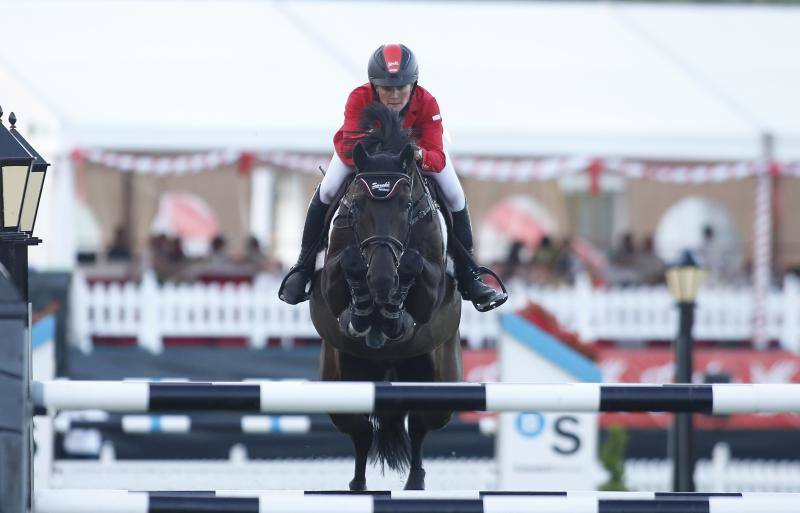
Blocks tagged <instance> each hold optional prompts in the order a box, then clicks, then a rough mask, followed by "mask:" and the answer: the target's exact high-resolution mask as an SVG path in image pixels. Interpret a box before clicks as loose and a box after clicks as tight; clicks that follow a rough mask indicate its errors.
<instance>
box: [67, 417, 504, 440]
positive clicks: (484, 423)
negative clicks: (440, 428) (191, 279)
mask: <svg viewBox="0 0 800 513" xmlns="http://www.w3.org/2000/svg"><path fill="white" fill-rule="evenodd" d="M53 426H54V427H55V429H56V431H57V432H58V433H67V432H69V431H70V430H73V429H97V430H101V431H109V432H119V433H125V434H130V435H147V434H186V433H217V432H234V433H242V434H251V435H268V434H281V435H304V434H308V433H319V432H328V431H334V430H335V428H334V427H333V424H331V421H330V419H329V418H328V417H327V416H325V417H322V416H319V417H312V416H309V415H235V414H225V413H219V412H217V413H214V414H207V415H118V414H116V415H115V414H105V415H102V416H100V418H84V417H81V416H79V415H71V414H67V413H62V414H59V415H57V416H56V417H55V420H54V422H53ZM445 429H446V431H447V432H450V433H452V432H459V433H462V432H469V433H476V434H477V433H481V434H483V435H493V434H495V433H496V432H497V419H495V418H488V417H487V418H484V419H480V421H479V422H477V423H466V422H454V423H450V424H448V426H447V427H446V428H445Z"/></svg>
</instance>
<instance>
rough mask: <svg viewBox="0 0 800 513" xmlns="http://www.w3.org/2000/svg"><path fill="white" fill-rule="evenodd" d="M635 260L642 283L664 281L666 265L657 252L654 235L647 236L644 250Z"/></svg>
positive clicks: (654, 283) (651, 283)
mask: <svg viewBox="0 0 800 513" xmlns="http://www.w3.org/2000/svg"><path fill="white" fill-rule="evenodd" d="M635 262H636V269H637V271H638V274H639V276H640V278H641V280H642V283H644V284H646V285H657V284H659V283H663V282H664V271H665V270H666V266H665V265H664V261H663V260H661V259H660V258H659V257H658V255H656V253H655V248H654V245H653V237H652V236H649V235H648V236H647V237H645V239H644V244H643V246H642V251H641V252H640V253H639V254H638V255H636V259H635Z"/></svg>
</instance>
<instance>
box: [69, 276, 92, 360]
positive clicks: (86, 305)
mask: <svg viewBox="0 0 800 513" xmlns="http://www.w3.org/2000/svg"><path fill="white" fill-rule="evenodd" d="M89 294H90V291H89V285H88V284H87V283H86V277H85V276H84V275H83V273H82V272H81V271H75V272H74V273H72V283H71V284H70V299H69V308H70V312H69V319H70V330H69V331H70V341H71V342H72V343H73V344H74V345H76V346H77V347H78V349H80V350H81V351H82V352H84V353H90V352H92V333H91V327H90V322H89V316H90V315H91V314H92V311H91V310H92V308H91V307H92V305H91V302H90V301H89Z"/></svg>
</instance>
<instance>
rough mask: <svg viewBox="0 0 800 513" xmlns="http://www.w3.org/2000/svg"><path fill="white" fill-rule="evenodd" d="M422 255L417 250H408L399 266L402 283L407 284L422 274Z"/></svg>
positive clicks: (398, 273) (398, 271) (398, 270)
mask: <svg viewBox="0 0 800 513" xmlns="http://www.w3.org/2000/svg"><path fill="white" fill-rule="evenodd" d="M422 268H423V261H422V255H420V254H419V251H417V250H415V249H411V248H409V249H406V251H405V252H404V253H403V256H402V257H401V258H400V263H399V264H398V266H397V275H398V277H399V278H400V282H401V283H406V282H409V281H411V280H413V279H414V278H416V277H417V276H418V275H419V273H421V272H422Z"/></svg>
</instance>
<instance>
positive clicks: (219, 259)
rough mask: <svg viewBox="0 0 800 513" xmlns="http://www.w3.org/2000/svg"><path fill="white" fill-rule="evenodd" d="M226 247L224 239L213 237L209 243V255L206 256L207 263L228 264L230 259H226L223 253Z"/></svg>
mask: <svg viewBox="0 0 800 513" xmlns="http://www.w3.org/2000/svg"><path fill="white" fill-rule="evenodd" d="M227 245H228V243H227V242H226V241H225V237H223V236H222V235H217V236H215V237H214V239H213V240H212V241H211V254H210V255H209V256H208V262H209V263H210V264H229V263H230V258H228V255H227V253H226V251H225V248H226V246H227Z"/></svg>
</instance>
